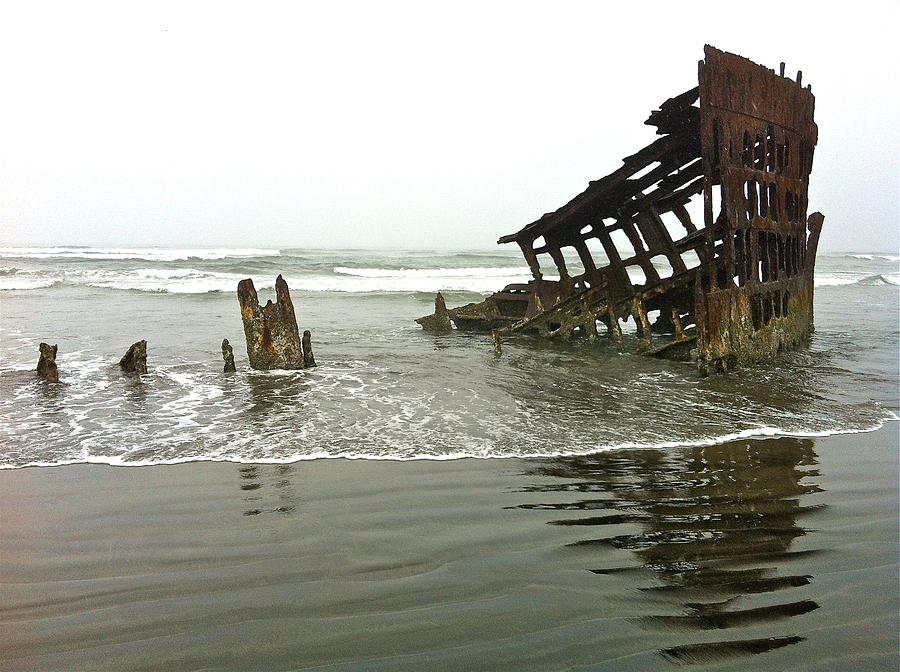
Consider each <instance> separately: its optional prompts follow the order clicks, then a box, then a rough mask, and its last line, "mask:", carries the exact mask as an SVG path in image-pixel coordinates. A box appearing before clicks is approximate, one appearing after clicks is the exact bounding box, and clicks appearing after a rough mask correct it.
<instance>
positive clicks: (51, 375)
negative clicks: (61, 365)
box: [37, 343, 59, 383]
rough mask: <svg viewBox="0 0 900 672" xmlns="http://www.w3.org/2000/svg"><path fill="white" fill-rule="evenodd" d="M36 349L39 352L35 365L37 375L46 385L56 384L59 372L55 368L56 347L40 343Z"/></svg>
mask: <svg viewBox="0 0 900 672" xmlns="http://www.w3.org/2000/svg"><path fill="white" fill-rule="evenodd" d="M38 349H39V350H40V351H41V356H40V357H39V358H38V364H37V372H38V375H39V376H41V377H42V378H43V379H44V380H46V381H47V382H48V383H58V382H59V371H58V370H57V368H56V346H55V345H47V344H46V343H41V344H40V345H39V346H38Z"/></svg>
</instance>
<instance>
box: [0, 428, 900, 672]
mask: <svg viewBox="0 0 900 672" xmlns="http://www.w3.org/2000/svg"><path fill="white" fill-rule="evenodd" d="M897 446H898V424H897V423H896V422H889V423H887V424H886V425H885V426H884V427H883V428H882V429H880V430H878V431H876V432H871V433H865V434H851V435H843V436H833V437H828V438H821V439H808V438H780V439H767V440H742V441H735V442H731V443H726V444H723V445H714V446H705V447H693V448H692V447H683V448H667V449H648V450H628V449H620V450H611V451H606V452H602V453H599V454H595V455H589V456H582V457H572V458H554V459H518V458H510V459H483V460H477V459H464V460H448V461H431V460H418V461H409V462H398V461H377V460H344V459H326V460H313V461H305V462H296V463H293V464H239V463H227V462H225V463H212V462H200V463H187V464H177V465H168V466H148V467H124V468H123V467H111V466H107V465H84V464H82V465H69V466H60V467H52V468H25V469H17V470H8V471H3V472H0V510H2V511H3V518H2V534H0V570H2V571H0V576H2V585H0V591H2V599H0V603H2V607H0V632H2V637H0V639H2V642H3V643H2V647H0V649H2V653H0V668H2V669H4V670H15V671H18V670H163V669H164V670H300V669H321V670H421V669H441V670H467V669H468V670H471V669H488V670H500V669H505V670H564V669H565V670H569V669H575V670H651V669H668V668H674V667H678V666H682V665H689V666H691V669H717V670H719V669H722V670H732V669H733V670H746V669H759V668H760V667H765V668H768V669H773V670H775V669H790V670H795V671H797V670H816V671H819V670H848V669H852V670H885V669H895V668H896V664H897V654H898V649H897V631H898V616H897V614H898V592H897V585H898V563H897V542H898V528H897V517H898V495H897V482H898V474H897V463H898V456H897Z"/></svg>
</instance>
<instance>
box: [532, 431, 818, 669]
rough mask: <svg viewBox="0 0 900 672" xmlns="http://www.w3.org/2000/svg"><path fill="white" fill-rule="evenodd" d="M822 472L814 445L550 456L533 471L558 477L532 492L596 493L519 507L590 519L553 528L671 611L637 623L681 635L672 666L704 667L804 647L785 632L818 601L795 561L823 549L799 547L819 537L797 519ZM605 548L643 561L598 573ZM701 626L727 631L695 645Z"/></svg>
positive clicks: (669, 654) (780, 442)
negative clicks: (806, 589)
mask: <svg viewBox="0 0 900 672" xmlns="http://www.w3.org/2000/svg"><path fill="white" fill-rule="evenodd" d="M816 466H817V457H816V453H815V444H814V442H813V441H812V440H809V439H791V438H783V439H773V440H769V441H756V442H746V441H743V442H732V443H727V444H723V445H717V446H704V447H695V448H684V449H670V450H617V451H610V452H605V453H600V454H598V455H593V456H588V457H578V458H568V459H562V460H553V461H549V460H548V461H545V462H542V463H540V464H539V465H538V466H537V467H536V468H535V469H534V470H533V471H531V472H529V473H530V474H533V475H536V476H541V477H547V476H550V477H557V478H558V479H559V480H558V481H549V482H548V481H543V482H541V483H540V484H539V485H535V486H534V487H531V488H528V490H529V491H532V492H547V493H553V492H556V493H559V494H560V495H561V496H563V493H572V492H576V493H586V494H588V493H595V496H591V497H588V498H584V499H580V500H575V501H573V500H571V499H568V498H566V501H562V502H556V503H554V502H549V503H541V504H528V505H522V506H521V507H519V508H532V509H543V510H553V511H572V512H583V513H585V514H587V513H589V514H590V515H581V516H578V517H572V518H562V519H557V520H552V521H548V522H549V523H550V524H552V525H561V526H571V527H572V528H573V533H575V532H576V530H577V533H579V534H577V536H578V537H579V538H577V539H573V541H572V542H571V543H570V544H568V545H569V546H571V547H579V548H587V549H591V548H596V549H597V557H596V563H597V565H599V566H593V567H588V568H587V569H589V570H590V571H591V572H593V573H594V574H596V575H597V576H598V580H603V578H602V577H603V576H604V575H623V576H625V577H631V578H633V580H634V581H635V582H636V584H637V585H636V586H635V587H636V588H638V590H639V591H640V592H641V593H642V594H643V595H644V596H645V598H644V599H645V601H646V602H648V603H650V604H651V605H652V608H654V609H655V608H658V607H664V609H660V610H661V611H671V612H672V613H660V614H655V615H649V616H647V615H636V617H635V619H634V623H635V624H637V625H638V626H639V627H642V628H645V629H648V630H654V629H658V630H661V631H662V630H664V631H666V632H669V633H671V632H673V631H674V632H684V633H686V634H685V638H686V639H687V641H685V644H684V645H681V646H674V647H666V648H662V649H660V653H661V654H662V655H663V656H664V657H665V658H666V659H668V660H670V661H671V662H676V663H697V662H709V661H714V660H720V659H724V658H733V657H737V656H747V655H752V654H757V653H762V652H765V651H769V650H772V649H775V648H780V647H783V646H789V645H791V644H795V643H797V642H799V641H802V640H803V637H799V636H796V635H795V634H793V633H791V632H790V629H791V626H790V619H793V618H796V617H802V615H803V614H806V613H808V612H810V611H813V610H815V609H818V608H819V606H820V605H819V604H818V603H817V602H815V601H813V600H810V599H804V596H803V595H801V594H797V591H798V590H800V589H801V587H802V586H805V585H806V584H808V583H809V582H810V581H811V580H812V579H813V577H812V576H810V575H809V574H807V573H804V572H802V571H797V569H796V565H798V564H802V563H801V562H799V561H800V560H802V558H804V557H806V556H808V555H809V554H811V553H816V552H817V551H816V550H815V549H812V550H809V549H807V550H802V549H795V548H792V546H793V545H794V541H795V540H796V539H797V538H798V537H801V536H804V535H807V534H811V533H812V531H811V530H809V529H807V528H805V527H804V526H803V525H802V524H801V519H802V518H803V517H804V516H806V515H807V514H809V513H810V512H812V511H813V510H815V509H816V508H818V507H816V506H809V505H805V504H804V497H805V496H806V495H809V494H811V493H814V492H820V491H821V489H820V488H819V486H818V485H817V480H818V476H819V472H818V470H817V469H816ZM804 545H805V546H809V544H808V543H807V544H804ZM604 548H612V549H624V550H628V551H632V552H633V553H634V556H635V557H636V558H637V559H638V560H639V564H637V565H630V564H629V565H627V566H603V563H604V560H605V559H607V558H609V557H610V556H614V555H615V554H610V553H604V551H603V549H604ZM607 562H609V560H607ZM638 613H639V614H644V613H646V605H641V609H640V611H639V612H638ZM776 622H777V625H776V624H775V623H776ZM742 628H747V629H748V636H747V637H745V638H741V637H740V636H739V634H740V632H741V629H742ZM760 628H762V629H764V630H765V629H769V628H770V629H771V632H770V633H767V634H769V635H770V636H766V637H759V636H758V635H759V634H760V633H759V631H760ZM698 630H728V631H729V635H730V636H729V637H727V638H726V637H723V638H722V640H721V641H713V642H696V641H691V636H690V635H688V634H687V633H690V632H696V631H698Z"/></svg>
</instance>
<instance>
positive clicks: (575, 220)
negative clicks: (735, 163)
mask: <svg viewBox="0 0 900 672" xmlns="http://www.w3.org/2000/svg"><path fill="white" fill-rule="evenodd" d="M694 161H696V158H692V159H691V160H690V161H689V162H687V163H682V162H681V161H680V160H679V159H678V158H677V157H673V159H672V160H670V161H666V162H663V161H662V160H660V165H659V166H658V167H657V168H655V169H654V170H652V171H650V172H649V173H647V174H646V175H643V176H641V177H640V178H639V179H637V180H626V181H625V182H623V183H622V184H621V185H620V187H619V189H620V190H619V191H617V192H615V193H610V194H607V195H606V196H604V198H603V199H602V202H600V203H598V204H597V205H595V207H594V208H592V210H591V213H590V215H589V218H590V219H591V220H593V221H596V218H597V217H599V218H608V217H618V216H620V213H621V209H622V205H623V204H629V203H638V202H645V201H644V199H643V197H640V196H638V195H639V194H642V192H643V190H644V189H646V188H647V187H650V186H653V185H655V184H657V183H659V184H660V186H659V187H658V188H657V189H655V190H654V191H653V192H652V194H654V195H655V196H654V200H655V199H656V198H661V195H668V194H669V193H671V192H672V191H673V190H674V189H675V188H676V187H678V186H681V184H683V182H684V178H683V177H681V176H682V175H690V174H691V173H685V172H683V170H682V169H683V168H684V167H685V165H690V164H691V163H693V162H694ZM670 184H673V185H674V186H668V185H670ZM625 187H627V190H626V189H625ZM636 196H637V197H638V200H633V199H634V198H635V197H636ZM650 202H652V201H650ZM629 214H631V213H629ZM585 221H586V218H585V217H584V216H581V213H578V214H575V215H573V216H571V217H570V218H568V219H567V220H565V221H563V222H560V223H559V225H558V227H557V229H556V231H557V232H558V233H557V234H555V235H560V236H566V235H568V236H571V237H572V238H574V237H575V236H576V235H578V234H579V232H580V230H581V229H582V228H584V224H585ZM548 235H554V232H549V231H548V232H545V233H544V238H545V240H547V238H548ZM587 237H591V236H590V235H588V236H587ZM548 242H549V241H548ZM545 247H547V251H549V249H550V247H549V245H546V246H545ZM542 251H544V250H543V248H539V249H538V250H536V252H537V253H541V252H542Z"/></svg>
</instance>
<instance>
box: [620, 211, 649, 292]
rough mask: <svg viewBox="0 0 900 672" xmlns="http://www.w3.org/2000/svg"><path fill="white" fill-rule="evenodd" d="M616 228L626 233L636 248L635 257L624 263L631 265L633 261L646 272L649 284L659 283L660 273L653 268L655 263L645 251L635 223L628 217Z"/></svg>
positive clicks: (621, 220)
mask: <svg viewBox="0 0 900 672" xmlns="http://www.w3.org/2000/svg"><path fill="white" fill-rule="evenodd" d="M616 226H618V228H620V229H621V230H622V231H623V232H624V233H625V235H626V236H627V238H628V240H629V242H630V243H631V246H632V247H633V248H634V256H633V257H631V259H628V260H626V261H623V262H622V263H623V264H626V265H631V264H630V263H629V262H630V261H632V260H633V261H635V262H636V263H637V265H638V266H640V267H641V269H642V270H643V271H644V275H645V276H646V278H647V282H648V283H649V282H659V273H657V271H656V268H654V267H653V262H652V261H650V255H648V254H647V250H645V249H644V243H643V242H642V238H641V236H640V234H638V232H637V229H636V228H635V225H634V221H633V220H632V219H631V218H630V217H626V218H623V219H620V220H618V221H617V223H616ZM613 230H614V229H613ZM626 272H627V271H626Z"/></svg>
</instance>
